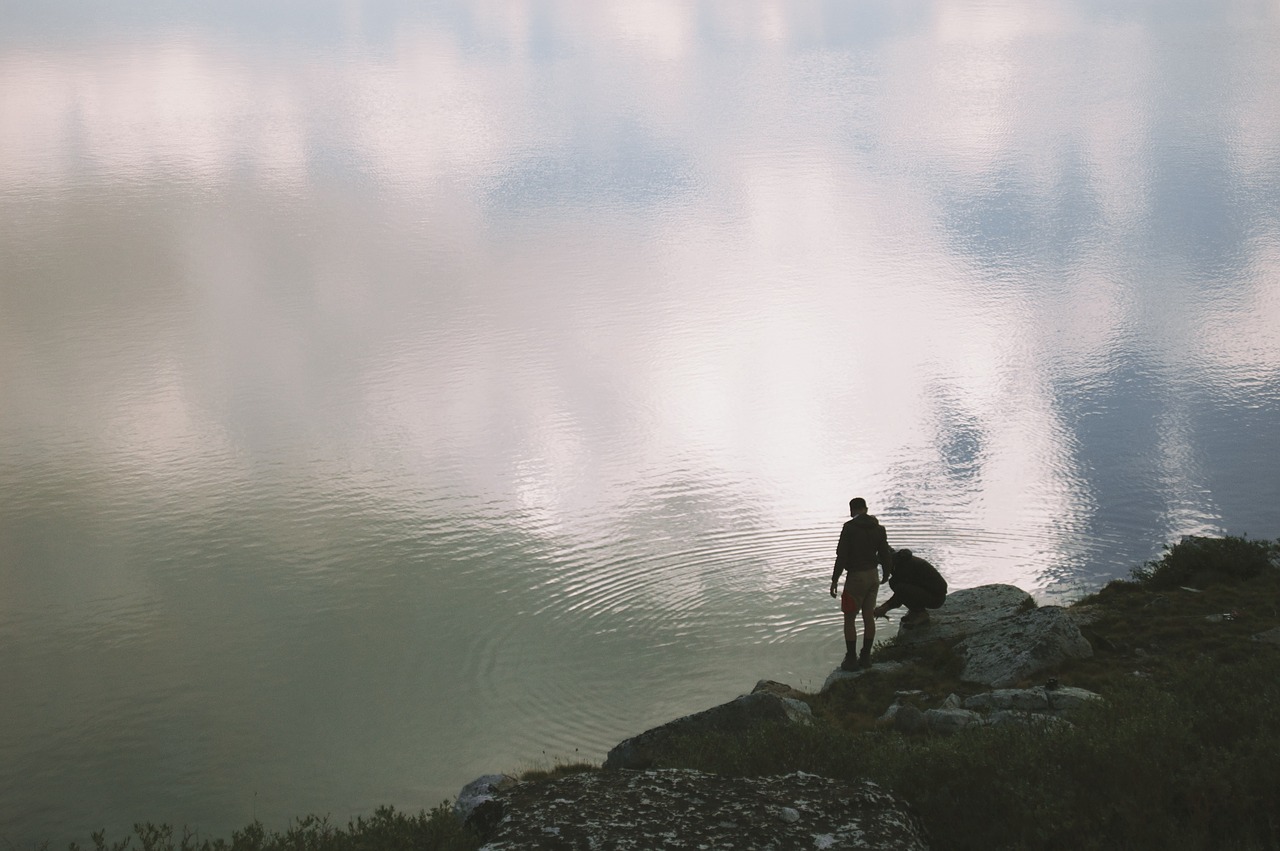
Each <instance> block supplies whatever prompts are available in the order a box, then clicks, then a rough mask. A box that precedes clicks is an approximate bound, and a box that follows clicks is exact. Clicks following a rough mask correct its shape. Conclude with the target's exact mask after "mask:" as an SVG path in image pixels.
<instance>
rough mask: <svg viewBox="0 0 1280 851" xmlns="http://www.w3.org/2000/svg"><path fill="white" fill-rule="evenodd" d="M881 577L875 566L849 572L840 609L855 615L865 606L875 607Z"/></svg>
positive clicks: (845, 580)
mask: <svg viewBox="0 0 1280 851" xmlns="http://www.w3.org/2000/svg"><path fill="white" fill-rule="evenodd" d="M879 587H880V577H879V575H878V574H877V573H876V571H875V568H872V569H871V570H859V571H858V572H857V573H849V574H846V575H845V578H844V592H843V593H842V594H841V595H840V611H842V612H844V613H845V614H846V615H854V614H857V613H858V612H860V611H862V610H863V609H865V608H868V607H871V608H874V607H875V604H876V590H877V589H879Z"/></svg>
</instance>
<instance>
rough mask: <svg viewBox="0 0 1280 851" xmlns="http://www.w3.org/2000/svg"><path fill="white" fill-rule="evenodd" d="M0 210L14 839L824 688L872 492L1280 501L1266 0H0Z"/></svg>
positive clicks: (516, 756)
mask: <svg viewBox="0 0 1280 851" xmlns="http://www.w3.org/2000/svg"><path fill="white" fill-rule="evenodd" d="M0 222H3V225H2V226H0V494H3V498H2V499H0V841H3V842H4V843H5V844H9V843H12V847H24V843H30V842H32V841H35V840H37V839H51V840H53V841H55V842H62V841H65V840H69V839H78V840H80V841H81V842H84V841H86V840H87V838H88V832H89V831H90V830H93V829H96V828H100V827H107V828H108V829H109V830H110V831H111V833H110V834H109V836H116V837H119V835H120V833H121V832H122V831H124V830H127V829H128V827H129V825H131V824H132V823H133V822H135V821H147V820H150V821H157V822H159V821H168V822H171V823H173V824H175V825H182V824H187V825H189V826H191V827H192V828H193V829H196V830H199V831H200V832H201V835H204V836H210V835H223V836H225V835H228V834H229V831H230V830H231V829H233V828H238V827H241V826H243V825H245V824H246V823H248V822H249V821H251V820H252V819H254V818H258V819H261V820H262V821H263V822H264V823H265V824H266V825H267V826H268V827H269V828H272V829H281V828H283V827H285V826H286V825H287V824H288V822H289V820H290V819H291V818H292V817H294V816H299V815H302V814H305V813H308V812H318V813H329V814H331V815H332V816H333V818H334V819H335V820H337V821H338V822H340V823H345V821H346V819H347V818H349V817H350V816H353V815H357V814H367V813H369V812H371V811H372V809H373V808H374V807H375V806H377V805H379V804H393V805H395V806H396V807H397V808H401V809H409V810H413V811H416V810H418V809H419V808H422V807H431V806H433V805H435V804H436V803H438V802H440V801H441V800H443V799H445V798H448V797H451V796H453V795H454V794H455V793H456V792H457V790H458V788H459V787H460V786H461V785H462V784H463V783H464V782H466V781H468V780H470V779H472V778H473V777H475V776H477V775H479V774H481V773H486V772H491V771H502V770H518V769H523V768H530V767H535V766H539V765H543V766H545V765H550V764H552V763H554V762H555V761H558V760H574V759H589V760H600V759H602V758H603V756H604V753H605V752H606V751H607V750H608V748H609V747H611V746H612V745H613V744H615V743H616V742H618V741H619V740H621V739H622V738H625V737H626V736H629V735H632V734H635V733H637V732H639V731H641V730H643V729H645V728H646V727H648V726H652V725H654V724H656V723H660V722H662V721H665V720H668V719H669V718H672V717H674V716H676V715H679V714H683V713H686V712H691V711H695V710H699V709H703V708H706V707H708V706H711V705H713V704H715V703H720V702H723V701H725V700H728V699H730V698H732V697H734V696H736V695H738V694H740V693H742V692H745V691H748V690H750V689H751V687H752V686H753V685H754V683H755V682H756V680H758V679H761V678H771V679H777V680H783V681H786V682H789V683H791V684H793V685H797V686H800V687H808V688H813V687H816V686H817V685H819V684H820V683H821V682H822V680H823V678H824V677H825V675H826V674H827V673H828V671H829V670H830V669H831V668H832V666H833V665H834V664H836V663H837V662H838V661H839V659H840V656H841V655H842V653H843V646H842V643H841V640H840V635H839V615H838V613H837V611H836V608H835V604H834V601H832V600H831V599H830V597H828V596H827V594H826V590H827V583H828V579H829V576H830V569H831V561H832V557H833V555H834V547H835V540H836V535H837V533H838V530H839V526H840V523H841V522H842V521H843V520H844V519H845V517H846V514H847V512H846V504H847V502H848V500H849V498H850V497H853V496H857V495H861V496H865V497H866V498H867V499H868V501H869V502H870V503H871V509H872V512H873V513H876V514H878V515H879V516H880V517H881V519H882V521H883V522H884V523H885V524H886V526H887V527H888V529H889V538H890V542H891V543H892V544H893V545H894V546H896V547H904V546H905V547H911V548H912V549H914V550H916V551H917V552H918V553H920V554H922V555H924V556H926V557H927V558H929V559H930V560H932V561H934V562H935V563H936V564H937V565H938V566H939V567H940V568H941V569H942V571H943V572H944V573H945V574H946V575H947V577H948V579H949V580H950V582H951V586H952V587H953V588H962V587H968V586H972V585H977V584H980V583H986V582H1009V583H1015V584H1018V585H1020V586H1022V587H1024V588H1026V589H1028V590H1030V591H1032V592H1033V593H1034V594H1035V595H1036V597H1037V598H1038V599H1039V600H1040V601H1042V602H1062V601H1065V600H1069V599H1071V598H1072V597H1074V596H1078V595H1080V594H1082V593H1084V592H1086V591H1090V590H1093V589H1096V588H1097V587H1099V586H1100V585H1101V584H1102V583H1104V582H1105V581H1107V580H1108V579H1111V578H1115V577H1123V576H1126V575H1127V574H1128V571H1129V570H1130V568H1132V567H1134V566H1136V565H1138V564H1141V563H1142V562H1143V561H1145V560H1147V559H1150V558H1154V557H1156V556H1158V554H1159V553H1160V551H1161V550H1162V548H1163V547H1164V546H1165V545H1166V544H1168V543H1171V542H1173V541H1176V540H1177V539H1178V538H1179V537H1180V536H1181V535H1184V534H1191V533H1221V532H1229V533H1237V534H1238V533H1247V534H1249V535H1251V536H1253V537H1261V538H1273V537H1277V536H1280V511H1278V510H1277V506H1278V505H1280V484H1278V483H1280V451H1278V450H1280V440H1278V436H1280V6H1277V4H1276V3H1275V2H1262V0H1255V1H1254V2H1249V0H1241V1H1240V2H1232V0H1198V2H1159V3H1157V2H1139V1H1138V0H1134V2H1119V0H1117V2H1103V0H1061V2H1052V1H1051V2H1045V3H1026V2H1022V0H991V1H990V2H981V1H980V0H975V2H946V0H935V2H926V0H918V1H917V2H911V1H910V0H908V2H890V1H889V0H868V1H867V2H861V0H860V2H846V0H831V2H790V0H786V2H784V0H777V2H774V1H773V0H754V1H753V0H724V2H711V1H710V0H707V2H692V0H689V2H674V0H672V2H664V0H652V2H637V0H547V2H535V1H534V0H526V1H525V2H521V0H512V2H508V3H488V2H460V0H458V1H456V2H447V1H444V0H442V2H429V3H400V2H394V0H388V2H383V3H376V2H369V3H361V2H336V0H334V2H324V1H323V0H321V2H314V3H308V4H301V3H282V4H257V3H248V2H231V3H210V2H197V0H189V2H181V3H163V4H161V3H144V2H132V3H121V4H98V3H88V2H84V3H80V2H71V0H55V2H45V0H41V2H36V1H35V0H18V2H11V3H7V4H4V6H3V7H0ZM895 622H896V619H895ZM892 631H893V628H892V626H891V627H890V628H888V629H885V628H883V627H882V634H891V633H892Z"/></svg>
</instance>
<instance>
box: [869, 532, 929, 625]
mask: <svg viewBox="0 0 1280 851" xmlns="http://www.w3.org/2000/svg"><path fill="white" fill-rule="evenodd" d="M889 588H890V589H892V590H893V596H892V597H890V598H889V599H888V600H886V601H885V603H884V604H883V605H881V606H879V607H878V608H876V611H875V617H878V618H882V617H884V616H885V614H886V613H887V612H890V611H892V610H893V609H896V608H898V606H906V607H907V613H906V614H905V615H903V616H902V620H901V621H900V622H899V623H900V624H901V625H902V626H908V627H910V626H921V625H922V624H926V623H928V622H929V609H936V608H938V607H939V606H941V605H942V603H943V601H944V600H946V599H947V580H945V579H943V578H942V574H940V573H938V571H937V569H936V568H934V566H933V565H931V564H929V562H927V561H925V560H924V559H922V558H920V557H919V556H915V555H912V554H911V550H898V551H897V552H896V553H894V554H893V568H892V570H891V571H890V573H889Z"/></svg>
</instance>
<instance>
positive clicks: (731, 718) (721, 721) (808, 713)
mask: <svg viewBox="0 0 1280 851" xmlns="http://www.w3.org/2000/svg"><path fill="white" fill-rule="evenodd" d="M812 721H813V711H812V710H811V709H810V708H809V704H807V703H805V702H804V701H802V700H796V699H795V698H792V697H781V696H779V695H777V694H773V693H771V692H769V691H763V690H762V691H756V692H752V693H751V694H744V695H742V696H741V697H738V698H735V699H733V700H731V701H729V702H728V703H722V704H720V705H719V706H713V707H711V708H710V709H704V710H703V711H701V712H696V713H694V714H692V715H685V716H683V717H680V718H677V719H675V720H674V721H668V722H667V723H666V724H663V725H661V726H659V727H654V728H653V729H650V730H646V731H645V732H643V733H641V734H640V735H638V736H633V737H632V738H630V739H627V740H626V741H623V742H620V743H619V744H617V745H615V746H614V748H613V749H612V750H611V751H609V754H608V756H606V757H605V761H604V767H605V768H606V769H615V768H648V767H649V766H651V765H653V764H654V762H655V760H656V759H657V758H658V756H659V755H660V754H661V753H662V751H663V748H665V747H666V746H667V744H668V743H670V742H671V741H672V740H673V739H676V738H679V737H681V736H691V735H699V734H702V733H708V732H717V733H725V732H729V733H740V732H745V731H747V730H749V729H751V728H752V727H755V726H757V725H760V724H779V723H781V724H809V723H812Z"/></svg>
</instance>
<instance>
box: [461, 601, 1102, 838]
mask: <svg viewBox="0 0 1280 851" xmlns="http://www.w3.org/2000/svg"><path fill="white" fill-rule="evenodd" d="M1089 618H1090V614H1089V612H1088V611H1087V609H1081V610H1079V611H1073V610H1072V609H1070V608H1064V607H1059V606H1036V604H1035V601H1034V600H1033V599H1032V597H1031V595H1030V594H1028V593H1027V592H1025V591H1023V590H1021V589H1019V588H1016V587H1014V586H1011V585H985V586H981V587H977V588H969V589H963V590H959V591H956V592H954V593H953V594H951V596H950V597H948V599H947V602H946V603H945V604H944V606H943V607H942V608H941V609H939V610H937V611H936V612H934V613H933V616H932V618H931V620H930V622H929V623H928V624H926V625H924V626H920V627H917V628H914V629H911V630H903V631H902V632H901V633H900V634H899V636H898V637H897V639H896V640H895V641H894V646H895V649H896V650H897V651H898V652H897V653H896V654H895V655H898V656H900V657H902V658H899V659H895V660H893V661H883V662H878V663H875V664H873V665H871V666H870V667H868V668H864V669H862V670H858V671H852V672H847V671H842V670H840V669H839V668H837V669H835V670H834V671H832V672H831V674H830V675H829V676H828V677H827V679H826V682H825V683H824V684H823V686H822V692H824V693H825V692H827V691H829V690H831V689H833V688H847V687H850V686H849V685H847V684H848V683H856V682H857V681H858V680H860V679H862V678H865V677H889V676H893V675H894V674H895V673H898V672H901V671H903V670H905V669H907V668H909V667H910V666H911V665H913V664H914V663H913V661H912V658H911V655H912V650H913V649H922V648H925V647H936V646H938V645H939V644H945V645H947V646H949V647H950V650H951V652H952V653H954V654H955V655H956V657H957V658H958V662H959V664H960V669H961V672H960V679H961V680H963V681H965V682H967V683H972V684H975V685H980V686H988V687H990V688H989V689H988V690H985V691H979V692H978V693H976V694H970V695H967V696H965V697H963V698H961V697H960V696H958V695H956V694H951V695H948V696H947V697H946V698H945V699H944V700H943V701H942V703H941V705H940V706H937V707H932V708H926V709H921V708H919V707H918V706H917V705H916V704H917V702H918V701H916V700H914V698H918V697H920V696H921V693H920V692H919V691H918V690H903V691H899V692H895V693H894V694H893V697H892V699H891V702H889V703H888V704H887V705H885V706H884V707H883V714H882V715H881V716H880V723H881V724H882V725H884V726H888V727H891V728H892V729H894V730H897V731H900V732H902V733H905V734H926V735H927V734H940V735H946V734H955V733H958V732H960V731H963V730H965V729H967V728H972V727H977V726H984V725H1001V724H1023V725H1042V726H1051V725H1061V724H1070V723H1071V722H1070V720H1069V718H1070V716H1071V714H1072V713H1073V712H1074V711H1075V710H1077V709H1078V708H1080V707H1081V706H1084V705H1087V704H1089V703H1091V702H1094V701H1101V700H1104V698H1103V697H1102V696H1101V695H1099V694H1096V693H1094V692H1092V691H1088V690H1086V689H1081V688H1075V687H1071V686H1065V685H1061V684H1059V683H1058V682H1057V681H1056V679H1054V678H1053V677H1051V676H1050V675H1051V674H1052V672H1054V671H1055V670H1057V668H1058V667H1059V666H1061V665H1062V664H1063V663H1064V662H1066V661H1067V660H1070V659H1083V658H1088V657H1089V656H1091V655H1092V654H1093V648H1092V646H1091V644H1090V642H1089V641H1088V640H1087V639H1086V638H1085V636H1084V634H1083V633H1082V631H1081V626H1082V625H1083V624H1087V623H1088V621H1089ZM1037 677H1041V678H1043V679H1044V682H1042V683H1037V684H1034V685H1025V684H1026V683H1028V681H1030V680H1034V679H1035V678H1037ZM1019 684H1023V687H1016V686H1019ZM806 697H811V696H809V695H805V694H803V693H801V692H798V691H796V690H795V689H793V688H791V687H790V686H788V685H786V684H784V683H776V682H769V681H761V682H759V683H757V684H756V686H755V687H754V688H753V689H752V690H751V692H749V693H747V694H744V695H742V696H740V697H737V698H735V699H734V700H731V701H729V702H727V703H724V704H721V705H719V706H715V707H712V708H709V709H706V710H704V711H702V712H698V713H694V714H692V715H687V716H684V717H682V718H677V719H675V720H673V721H670V722H668V723H666V724H663V725H661V726H659V727H655V728H653V729H650V730H646V731H644V732H642V733H640V734H639V735H637V736H634V737H632V738H629V739H627V740H625V741H622V742H619V743H618V744H617V745H616V746H615V747H614V748H613V749H612V750H610V751H609V754H608V757H607V758H606V760H605V762H604V766H603V770H602V771H589V772H582V773H576V774H571V775H568V776H565V777H559V778H552V779H545V780H540V781H538V782H534V783H521V782H517V781H516V780H515V779H514V778H511V777H508V776H505V775H490V776H487V777H481V778H478V779H477V780H476V781H474V782H472V783H470V784H468V785H467V787H465V788H464V789H463V790H462V792H461V793H460V794H459V796H458V801H457V804H456V806H455V812H456V814H457V816H458V818H460V819H462V820H463V821H464V822H466V823H467V824H468V825H470V826H472V827H473V828H475V829H476V830H477V831H478V832H479V833H480V834H481V835H482V836H484V837H485V841H486V843H487V844H486V845H485V846H484V848H485V849H487V851H504V850H505V849H516V848H531V847H537V848H574V849H577V848H617V849H623V848H636V849H648V848H671V849H676V848H690V849H708V848H741V847H759V848H775V849H792V848H794V849H801V848H803V849H812V848H830V849H846V848H847V849H854V848H863V849H865V848H877V849H913V851H914V850H915V849H926V848H928V847H929V843H928V839H927V836H926V835H925V832H924V829H923V827H922V826H921V824H920V822H919V819H918V818H917V817H916V816H915V814H914V813H913V812H912V810H911V808H910V806H908V804H907V803H906V802H904V801H902V800H899V799H897V798H896V797H894V796H893V795H892V794H890V793H889V792H887V791H885V790H884V789H881V788H879V787H878V786H876V785H875V784H874V783H871V782H863V783H860V784H857V785H849V784H844V783H840V782H837V781H834V780H828V779H826V778H821V777H817V776H815V775H811V774H805V773H803V772H797V773H794V774H790V775H783V776H775V777H765V778H733V779H731V778H722V777H717V776H715V775H708V774H704V773H702V772H696V771H692V770H687V769H671V768H668V769H662V768H657V767H656V766H658V765H660V764H661V763H662V761H663V756H664V754H665V753H666V751H667V749H668V748H669V746H671V745H672V743H678V742H679V741H681V740H684V739H687V738H688V737H690V736H698V735H702V734H706V733H710V732H715V733H717V734H725V733H730V734H745V733H747V732H748V731H750V730H752V729H753V728H756V727H759V726H761V725H811V724H813V723H814V718H813V712H812V710H811V707H810V705H809V703H808V702H806V700H805V698H806ZM744 837H751V841H750V844H749V845H745V844H744Z"/></svg>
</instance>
